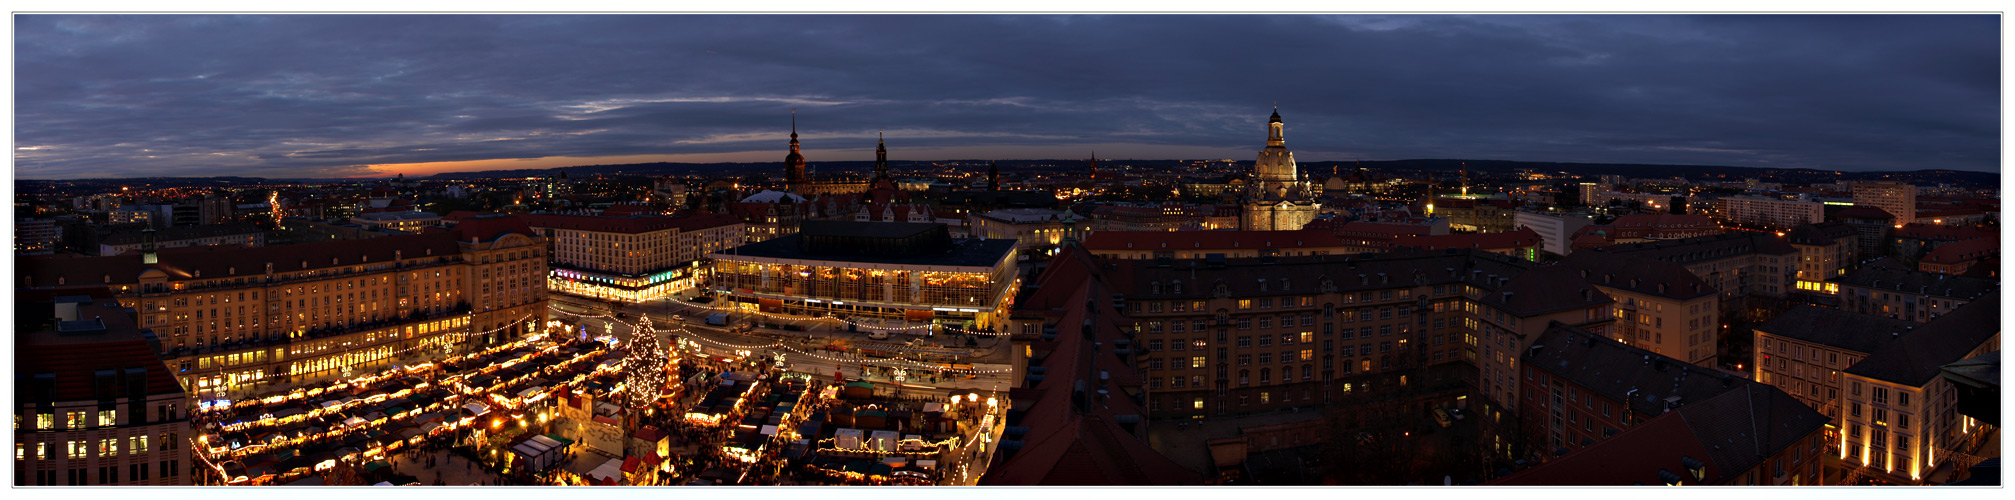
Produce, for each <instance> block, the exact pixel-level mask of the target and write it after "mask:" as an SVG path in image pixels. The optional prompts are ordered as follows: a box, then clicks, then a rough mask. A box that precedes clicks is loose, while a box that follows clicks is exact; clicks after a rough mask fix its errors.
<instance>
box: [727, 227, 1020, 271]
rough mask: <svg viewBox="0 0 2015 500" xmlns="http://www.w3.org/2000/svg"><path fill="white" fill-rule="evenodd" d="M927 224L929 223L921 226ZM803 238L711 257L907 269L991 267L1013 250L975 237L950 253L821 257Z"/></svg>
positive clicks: (955, 242)
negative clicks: (805, 245)
mask: <svg viewBox="0 0 2015 500" xmlns="http://www.w3.org/2000/svg"><path fill="white" fill-rule="evenodd" d="M923 225H931V224H923ZM803 237H804V235H802V234H793V235H788V236H782V237H778V238H773V239H769V240H764V241H762V242H758V243H750V244H747V245H742V246H740V247H736V248H732V249H728V250H723V251H720V252H716V253H715V254H714V255H725V256H744V257H764V258H771V259H796V260H825V261H837V262H859V263H864V264H897V265H909V266H961V267H992V266H993V265H994V264H998V263H1000V260H1001V259H1002V258H1005V257H1007V255H1008V253H1010V252H1012V251H1014V246H1015V240H989V239H977V238H954V239H952V240H951V249H950V251H947V252H944V253H940V254H932V255H918V256H913V257H900V256H887V255H825V254H814V253H809V252H805V251H803V250H801V249H800V248H799V244H798V240H800V239H802V238H803Z"/></svg>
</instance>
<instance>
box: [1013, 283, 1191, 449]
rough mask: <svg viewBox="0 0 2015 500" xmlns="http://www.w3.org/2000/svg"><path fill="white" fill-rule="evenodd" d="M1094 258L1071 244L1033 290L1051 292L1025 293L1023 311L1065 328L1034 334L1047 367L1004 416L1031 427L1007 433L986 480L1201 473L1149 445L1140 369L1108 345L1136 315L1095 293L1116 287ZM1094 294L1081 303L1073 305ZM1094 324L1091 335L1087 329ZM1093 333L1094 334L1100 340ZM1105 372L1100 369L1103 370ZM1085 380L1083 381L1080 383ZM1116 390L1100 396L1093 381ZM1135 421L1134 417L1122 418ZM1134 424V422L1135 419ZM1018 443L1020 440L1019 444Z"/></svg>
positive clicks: (1016, 391)
mask: <svg viewBox="0 0 2015 500" xmlns="http://www.w3.org/2000/svg"><path fill="white" fill-rule="evenodd" d="M1096 265H1097V264H1096V263H1095V262H1094V261H1093V259H1092V258H1091V256H1090V255H1088V253H1086V252H1084V251H1083V250H1082V248H1080V247H1077V246H1075V245H1073V246H1067V247H1065V249H1064V250H1063V252H1062V253H1060V254H1059V255H1058V256H1057V258H1056V259H1053V260H1052V261H1051V265H1050V267H1049V269H1048V271H1046V272H1045V273H1044V275H1043V276H1041V277H1038V278H1037V280H1036V281H1038V282H1040V283H1043V284H1044V286H1043V287H1041V288H1040V289H1039V290H1038V291H1037V292H1035V294H1036V295H1045V296H1049V297H1050V298H1049V299H1046V300H1041V301H1038V302H1037V305H1035V306H1034V308H1031V304H1029V303H1022V304H1020V306H1021V307H1018V308H1017V312H1018V313H1020V312H1024V311H1026V312H1029V313H1034V314H1041V315H1043V316H1044V319H1045V323H1049V324H1055V325H1058V330H1060V331H1067V332H1066V333H1061V334H1058V335H1055V336H1053V337H1052V338H1050V339H1036V340H1033V341H1031V343H1030V350H1031V351H1039V352H1040V353H1041V356H1040V357H1039V358H1037V359H1033V360H1032V362H1034V363H1038V364H1037V365H1036V366H1042V367H1045V372H1044V374H1043V379H1042V380H1041V381H1038V382H1034V383H1032V384H1030V386H1029V387H1026V388H1016V389H1013V390H1011V391H1010V398H1009V416H1008V422H1007V424H1008V425H1010V426H1013V427H1015V428H1020V429H1026V430H1025V431H1023V434H1022V435H1021V436H1020V439H1012V438H1005V439H1004V440H1003V441H1002V442H1001V443H1000V444H999V446H1000V450H999V451H997V452H995V455H994V459H993V464H992V465H991V466H990V467H988V468H987V474H986V475H985V476H982V477H981V478H980V484H984V485H1150V484H1153V485H1170V484H1173V485H1194V484H1201V483H1202V482H1203V481H1202V478H1201V477H1200V476H1199V475H1198V474H1197V473H1196V472H1195V471H1192V470H1189V469H1187V468H1184V467H1183V466H1182V465H1181V464H1178V463H1176V462H1175V461H1173V460H1170V459H1168V457H1166V456H1163V455H1162V454H1160V453H1157V452H1155V451H1154V449H1153V448H1150V447H1149V446H1148V444H1147V442H1146V441H1145V440H1143V439H1142V438H1140V437H1137V435H1136V434H1134V433H1133V432H1138V431H1141V429H1139V426H1141V425H1145V424H1146V418H1147V413H1148V412H1147V409H1146V408H1144V407H1142V406H1141V405H1140V404H1139V403H1137V402H1136V401H1135V400H1134V399H1133V398H1131V397H1128V396H1127V392H1128V389H1129V388H1131V389H1133V390H1138V389H1139V386H1140V384H1141V378H1140V375H1139V373H1137V372H1136V368H1135V366H1134V364H1133V363H1132V362H1131V360H1130V359H1128V358H1126V357H1122V356H1118V355H1116V354H1114V353H1113V352H1112V350H1113V349H1115V347H1114V346H1116V345H1117V343H1116V341H1118V340H1122V339H1125V338H1127V335H1126V331H1125V330H1126V329H1127V328H1130V327H1131V322H1130V321H1128V320H1127V319H1126V317H1125V316H1124V315H1122V314H1120V313H1119V312H1118V311H1115V310H1112V309H1111V307H1112V306H1111V303H1110V301H1104V300H1096V298H1097V297H1101V296H1103V294H1104V293H1106V292H1109V291H1110V290H1109V289H1108V288H1106V287H1104V286H1103V285H1102V283H1101V281H1102V280H1099V279H1098V277H1097V273H1096V272H1095V271H1094V270H1095V269H1096ZM1076 304H1088V306H1085V307H1073V306H1074V305H1076ZM1087 329H1088V330H1089V332H1088V333H1089V334H1090V335H1091V337H1092V339H1087V338H1086V336H1085V335H1083V334H1084V333H1087V332H1085V330H1087ZM1093 340H1096V342H1094V341H1093ZM1102 375H1103V376H1102ZM1080 387H1081V388H1082V389H1080ZM1100 390H1106V391H1110V394H1111V396H1110V397H1103V398H1102V397H1100V396H1098V395H1097V394H1096V393H1095V392H1094V391H1100ZM1126 422H1130V423H1126ZM1130 428H1131V429H1130ZM1016 443H1018V444H1016Z"/></svg>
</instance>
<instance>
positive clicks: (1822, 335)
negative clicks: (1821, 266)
mask: <svg viewBox="0 0 2015 500" xmlns="http://www.w3.org/2000/svg"><path fill="white" fill-rule="evenodd" d="M1917 326H1919V325H1918V324H1917V323H1916V322H1914V321H1904V320H1900V319H1889V318H1883V317H1879V316H1869V315H1866V314H1860V313H1853V312H1847V311H1842V310H1839V309H1829V308H1824V307H1812V306H1803V305H1801V306H1798V307H1794V308H1792V309H1791V310H1789V311H1784V313H1783V314H1779V315H1777V317H1776V318H1771V320H1770V321H1769V322H1767V323H1764V324H1762V325H1758V326H1757V327H1756V328H1755V330H1756V331H1759V332H1763V333H1768V334H1771V335H1776V336H1780V337H1788V338H1793V339H1798V340H1803V341H1806V342H1812V343H1815V344H1820V345H1825V346H1831V347H1837V348H1841V349H1846V350H1849V351H1854V352H1859V353H1864V354H1866V353H1872V352H1875V350H1876V349H1881V348H1882V346H1884V345H1888V344H1889V342H1890V341H1893V340H1896V334H1901V333H1905V332H1909V331H1910V329H1912V328H1915V327H1917Z"/></svg>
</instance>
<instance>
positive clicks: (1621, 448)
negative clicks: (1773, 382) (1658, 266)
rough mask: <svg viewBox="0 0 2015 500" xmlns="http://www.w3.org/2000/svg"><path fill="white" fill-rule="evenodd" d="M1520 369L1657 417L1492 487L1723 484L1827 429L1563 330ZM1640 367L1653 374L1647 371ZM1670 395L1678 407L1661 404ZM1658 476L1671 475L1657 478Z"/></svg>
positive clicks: (1761, 395) (1782, 398)
mask: <svg viewBox="0 0 2015 500" xmlns="http://www.w3.org/2000/svg"><path fill="white" fill-rule="evenodd" d="M1563 348H1564V349H1563ZM1547 351H1555V352H1553V353H1548V352H1547ZM1527 360H1528V361H1527V363H1529V364H1528V365H1527V366H1530V367H1532V368H1534V369H1540V370H1545V371H1547V372H1550V373H1554V374H1556V375H1558V376H1561V377H1564V378H1568V379H1569V380H1572V381H1574V382H1575V383H1576V384H1579V385H1582V386H1583V387H1586V388H1588V389H1589V390H1592V391H1595V392H1597V393H1598V394H1602V395H1603V396H1604V397H1606V398H1610V399H1622V398H1621V396H1624V395H1625V394H1631V397H1630V399H1629V402H1628V404H1629V405H1630V406H1631V408H1632V410H1633V411H1638V412H1642V413H1645V414H1648V415H1655V416H1653V417H1650V418H1649V419H1647V420H1645V421H1644V422H1643V423H1640V424H1638V425H1635V426H1632V427H1631V428H1630V429H1627V430H1625V431H1624V432H1622V433H1620V434H1618V435H1616V436H1614V437H1611V438H1609V439H1604V440H1602V441H1599V442H1596V443H1595V444H1593V445H1590V446H1589V447H1587V448H1585V449H1582V450H1580V451H1576V452H1572V453H1569V454H1567V455H1566V456H1564V457H1561V458H1559V459H1555V460H1553V461H1551V462H1547V463H1546V464H1543V465H1541V466H1539V467H1535V468H1532V469H1530V470H1527V471H1524V472H1520V473H1518V474H1513V475H1511V476H1506V477H1504V478H1502V479H1499V480H1496V481H1492V482H1491V483H1490V484H1492V485H1551V486H1582V485H1625V484H1667V483H1668V482H1669V481H1672V480H1675V479H1676V480H1678V481H1679V482H1681V483H1704V484H1725V483H1727V482H1729V481H1730V480H1731V479H1733V478H1734V477H1736V475H1738V474H1742V473H1744V472H1746V471H1749V470H1751V469H1754V468H1756V467H1757V466H1760V465H1763V463H1764V461H1765V460H1767V459H1769V458H1770V457H1772V456H1775V455H1776V454H1777V453H1779V452H1781V451H1783V450H1785V449H1787V448H1790V447H1792V446H1799V445H1802V444H1804V443H1805V442H1806V440H1807V439H1810V438H1811V437H1813V436H1814V435H1815V434H1816V433H1817V432H1818V431H1819V430H1820V429H1823V428H1824V427H1825V425H1826V417H1825V416H1824V415H1821V414H1819V412H1817V411H1814V410H1813V409H1812V408H1810V407H1808V406H1806V405H1805V404H1804V403H1802V402H1800V401H1798V400H1797V398H1794V397H1792V396H1790V395H1788V394H1785V393H1784V392H1783V391H1781V390H1778V389H1777V388H1775V387H1771V386H1768V385H1765V384H1759V383H1754V382H1750V381H1749V380H1747V379H1743V378H1739V377H1734V376H1732V375H1727V374H1722V373H1719V372H1714V371H1710V370H1707V369H1703V368H1699V367H1689V366H1688V365H1686V364H1684V363H1682V362H1680V361H1679V360H1676V359H1671V358H1666V357H1664V356H1661V355H1658V354H1654V353H1650V352H1648V351H1644V350H1642V349H1636V348H1631V347H1629V346H1624V345H1623V344H1620V343H1617V342H1615V341H1611V340H1609V339H1606V338H1602V337H1601V336H1600V335H1594V334H1590V333H1588V332H1584V331H1579V330H1575V329H1572V328H1567V327H1564V326H1559V325H1556V326H1555V327H1553V328H1549V329H1548V330H1547V333H1546V334H1544V335H1542V336H1541V337H1540V339H1539V340H1538V341H1536V342H1535V343H1534V345H1533V349H1532V350H1531V353H1530V354H1528V357H1527ZM1647 364H1648V365H1652V366H1653V368H1649V369H1647V368H1646V367H1645V366H1644V365H1647ZM1660 364H1663V365H1664V366H1665V367H1666V368H1665V369H1664V370H1663V371H1661V370H1658V369H1656V366H1658V365H1660ZM1591 384H1593V385H1591ZM1630 389H1637V392H1635V393H1630ZM1674 396H1677V399H1668V398H1672V397H1674ZM1668 401H1671V402H1670V403H1668ZM1689 462H1691V463H1697V464H1699V466H1700V468H1701V469H1702V474H1701V475H1700V476H1699V477H1695V476H1694V475H1693V473H1692V471H1691V470H1689V465H1690V463H1689ZM1660 471H1664V472H1667V473H1670V474H1672V476H1671V477H1670V478H1664V477H1660V474H1659V472H1660Z"/></svg>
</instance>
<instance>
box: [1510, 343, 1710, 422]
mask: <svg viewBox="0 0 2015 500" xmlns="http://www.w3.org/2000/svg"><path fill="white" fill-rule="evenodd" d="M1523 356H1524V358H1525V363H1526V366H1527V367H1530V368H1533V369H1536V370H1541V371H1545V372H1547V373H1551V374H1553V375H1554V376H1556V377H1560V378H1563V379H1567V380H1569V381H1572V382H1574V383H1575V384H1577V385H1580V386H1582V387H1584V388H1586V389H1588V390H1589V391H1591V392H1594V393H1596V394H1598V395H1601V396H1602V397H1603V398H1607V399H1610V400H1615V401H1625V402H1627V404H1628V405H1629V406H1630V411H1632V412H1634V413H1636V414H1640V415H1659V414H1663V413H1665V412H1666V411H1667V410H1669V409H1671V406H1670V405H1669V404H1668V401H1672V402H1674V403H1677V404H1680V405H1685V404H1690V403H1693V402H1696V401H1702V400H1705V399H1707V398H1709V397H1712V396H1714V395H1717V394H1721V393H1723V392H1727V391H1729V390H1731V389H1735V388H1737V387H1736V386H1737V385H1738V384H1743V383H1747V382H1748V381H1747V380H1745V379H1742V378H1740V377H1735V376H1733V375H1729V374H1725V373H1721V372H1718V371H1715V370H1713V369H1710V368H1703V367H1699V366H1693V365H1690V364H1687V363H1686V362H1685V361H1680V360H1678V359H1673V358H1671V357H1667V356H1665V355H1662V354H1658V353H1654V352H1651V351H1648V350H1645V349H1641V348H1638V347H1635V346H1630V345H1625V344H1623V343H1621V342H1617V341H1615V340H1610V339H1608V338H1606V337H1603V336H1602V335H1599V334H1595V333H1590V332H1588V331H1585V330H1581V329H1579V328H1574V327H1571V326H1567V325H1562V324H1553V325H1550V326H1548V327H1547V329H1546V332H1545V333H1542V334H1540V336H1539V338H1538V339H1535V340H1533V342H1532V348H1530V349H1527V350H1526V352H1525V353H1524V355H1523ZM1675 397H1676V398H1678V399H1676V400H1674V399H1673V398H1675Z"/></svg>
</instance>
